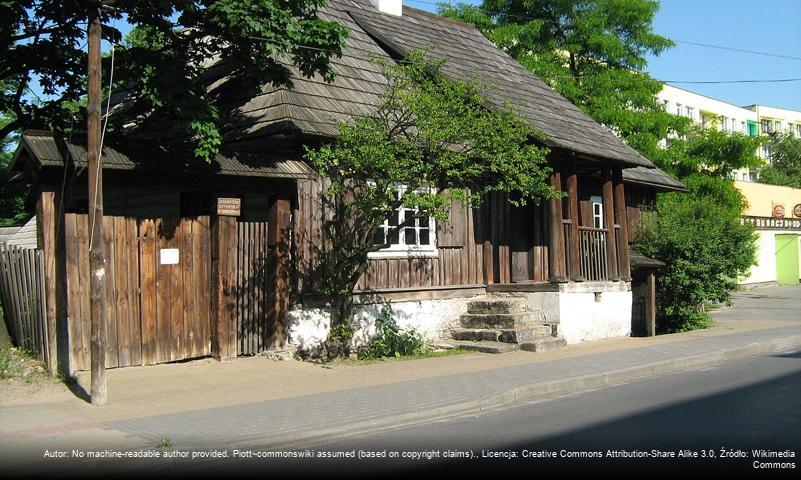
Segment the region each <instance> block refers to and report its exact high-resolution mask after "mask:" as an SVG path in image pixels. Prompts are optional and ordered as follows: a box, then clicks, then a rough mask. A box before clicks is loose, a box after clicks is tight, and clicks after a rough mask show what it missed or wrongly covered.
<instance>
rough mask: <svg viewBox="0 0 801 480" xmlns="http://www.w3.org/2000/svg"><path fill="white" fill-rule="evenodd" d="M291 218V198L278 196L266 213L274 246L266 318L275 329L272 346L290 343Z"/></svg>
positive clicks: (270, 346)
mask: <svg viewBox="0 0 801 480" xmlns="http://www.w3.org/2000/svg"><path fill="white" fill-rule="evenodd" d="M291 218H292V206H291V203H290V201H289V199H287V198H283V197H278V198H276V199H275V200H274V201H273V202H272V206H271V207H270V211H269V213H268V215H267V245H268V246H269V247H271V248H272V252H271V253H270V262H269V272H268V275H269V279H270V283H269V287H268V295H270V307H269V312H268V317H267V318H268V320H269V322H270V324H271V325H272V327H273V329H274V330H273V332H274V335H273V338H272V345H269V348H283V347H284V346H286V342H287V334H288V317H289V280H290V268H291V252H290V248H291V245H290V242H291V239H290V236H289V232H290V230H291V228H292V225H291Z"/></svg>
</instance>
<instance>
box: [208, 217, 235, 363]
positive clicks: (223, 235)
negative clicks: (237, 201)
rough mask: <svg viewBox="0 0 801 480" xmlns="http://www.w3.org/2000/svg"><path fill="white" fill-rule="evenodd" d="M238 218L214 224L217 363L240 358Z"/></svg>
mask: <svg viewBox="0 0 801 480" xmlns="http://www.w3.org/2000/svg"><path fill="white" fill-rule="evenodd" d="M236 243H237V235H236V217H229V216H222V215H213V216H212V220H211V282H212V286H211V288H212V300H211V305H212V308H211V312H212V313H211V318H212V320H211V353H212V355H213V356H214V358H215V359H217V360H228V359H231V358H235V357H236V355H237V338H236V337H237V331H236V298H235V292H234V289H235V288H236V255H237V244H236Z"/></svg>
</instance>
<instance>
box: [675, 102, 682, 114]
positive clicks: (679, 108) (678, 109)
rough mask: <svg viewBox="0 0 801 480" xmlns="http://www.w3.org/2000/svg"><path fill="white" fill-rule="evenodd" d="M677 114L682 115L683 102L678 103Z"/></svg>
mask: <svg viewBox="0 0 801 480" xmlns="http://www.w3.org/2000/svg"><path fill="white" fill-rule="evenodd" d="M676 115H681V104H680V103H677V104H676Z"/></svg>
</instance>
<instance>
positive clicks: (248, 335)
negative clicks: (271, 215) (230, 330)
mask: <svg viewBox="0 0 801 480" xmlns="http://www.w3.org/2000/svg"><path fill="white" fill-rule="evenodd" d="M236 226H237V258H236V267H237V269H236V270H237V276H236V280H237V284H236V288H235V291H234V298H235V299H236V318H237V321H236V326H237V350H238V353H239V355H255V354H258V353H261V352H264V351H266V350H269V349H270V348H271V347H272V346H273V343H274V335H275V328H274V326H273V324H272V322H271V320H270V313H271V310H272V301H271V299H272V296H271V295H269V288H270V286H269V285H270V273H269V272H270V251H271V250H270V248H269V247H268V245H267V222H238V223H237V224H236Z"/></svg>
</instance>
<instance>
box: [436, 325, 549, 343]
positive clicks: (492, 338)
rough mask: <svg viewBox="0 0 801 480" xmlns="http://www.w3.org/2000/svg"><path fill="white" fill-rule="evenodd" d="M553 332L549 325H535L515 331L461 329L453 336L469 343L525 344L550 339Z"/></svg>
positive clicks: (506, 329) (454, 332) (507, 329)
mask: <svg viewBox="0 0 801 480" xmlns="http://www.w3.org/2000/svg"><path fill="white" fill-rule="evenodd" d="M552 331H553V330H552V329H551V327H550V326H549V325H535V326H533V327H526V328H515V329H510V328H504V329H493V328H460V329H456V330H454V331H453V334H452V336H453V338H454V339H455V340H462V341H468V342H482V341H485V342H504V343H525V342H533V341H535V340H539V339H541V338H546V337H550V336H551V334H552Z"/></svg>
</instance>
